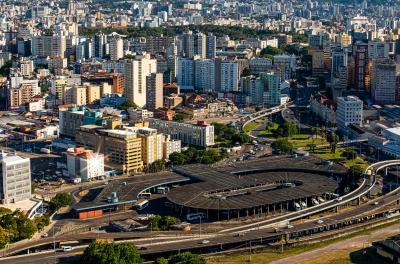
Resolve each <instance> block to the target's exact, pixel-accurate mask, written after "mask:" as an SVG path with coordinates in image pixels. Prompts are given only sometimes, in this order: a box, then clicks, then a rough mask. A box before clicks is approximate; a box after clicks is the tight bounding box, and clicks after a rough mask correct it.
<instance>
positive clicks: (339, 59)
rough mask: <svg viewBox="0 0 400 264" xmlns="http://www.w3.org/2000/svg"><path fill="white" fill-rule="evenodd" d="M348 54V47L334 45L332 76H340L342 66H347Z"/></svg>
mask: <svg viewBox="0 0 400 264" xmlns="http://www.w3.org/2000/svg"><path fill="white" fill-rule="evenodd" d="M347 61H348V54H347V49H344V48H341V47H334V48H333V50H332V67H331V76H332V77H339V71H340V68H341V67H343V66H344V67H347Z"/></svg>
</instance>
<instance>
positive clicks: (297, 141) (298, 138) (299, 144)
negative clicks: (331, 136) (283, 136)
mask: <svg viewBox="0 0 400 264" xmlns="http://www.w3.org/2000/svg"><path fill="white" fill-rule="evenodd" d="M289 141H290V142H291V143H292V144H293V146H294V147H295V148H304V147H307V145H310V144H315V145H316V146H318V145H324V144H327V142H326V140H325V139H323V138H311V137H310V135H303V134H298V135H295V136H293V137H291V138H290V139H289Z"/></svg>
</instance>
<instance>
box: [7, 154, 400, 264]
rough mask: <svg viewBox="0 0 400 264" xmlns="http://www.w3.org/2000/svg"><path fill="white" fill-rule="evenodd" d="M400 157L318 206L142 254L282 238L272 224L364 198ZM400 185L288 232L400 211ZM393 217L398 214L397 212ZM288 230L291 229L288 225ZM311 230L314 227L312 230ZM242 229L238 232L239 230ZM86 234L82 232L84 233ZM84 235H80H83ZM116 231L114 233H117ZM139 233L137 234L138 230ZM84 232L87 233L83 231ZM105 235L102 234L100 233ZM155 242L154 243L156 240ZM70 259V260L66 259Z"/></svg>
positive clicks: (157, 241) (43, 257)
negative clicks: (376, 181) (333, 198)
mask: <svg viewBox="0 0 400 264" xmlns="http://www.w3.org/2000/svg"><path fill="white" fill-rule="evenodd" d="M399 164H400V160H388V161H383V162H378V163H375V164H373V165H371V166H370V167H368V168H367V170H366V174H367V175H368V179H364V181H363V183H362V184H361V185H360V186H359V187H358V188H357V189H356V190H355V191H353V192H352V193H349V194H347V195H345V196H342V197H341V199H339V200H333V201H328V202H326V203H323V204H320V205H318V206H314V207H310V208H307V209H305V210H302V211H298V212H293V213H290V214H287V215H283V216H280V217H277V218H274V219H269V220H264V221H261V222H258V223H254V224H249V225H245V226H240V227H237V228H231V229H226V230H223V231H221V232H220V233H218V234H215V235H214V236H204V237H202V238H200V237H197V238H193V237H189V238H184V239H183V238H182V237H176V239H173V238H171V240H170V241H161V240H163V239H161V238H153V239H154V240H153V239H152V242H151V243H147V244H146V243H144V244H143V242H139V245H140V246H145V247H146V249H144V250H141V254H143V255H154V254H167V253H173V252H175V253H176V252H180V251H181V250H182V251H183V250H202V249H207V248H210V247H211V248H214V249H215V248H220V249H221V250H223V247H226V246H231V245H242V246H243V245H244V244H246V243H248V241H260V240H261V242H262V240H264V241H270V242H273V241H279V240H280V239H281V238H282V235H284V234H285V233H282V232H281V231H278V232H276V231H274V229H273V228H272V227H273V226H274V225H275V224H276V223H277V222H289V221H294V220H297V219H300V218H304V217H306V216H309V215H315V214H318V213H319V212H322V211H326V210H329V209H332V208H335V207H338V206H340V205H344V204H346V203H349V202H351V201H354V200H355V199H359V198H361V196H363V195H366V194H368V192H369V191H370V190H371V188H372V187H373V186H374V184H375V173H377V172H378V171H379V170H382V169H384V168H386V167H388V166H393V165H399ZM399 200H400V188H397V189H395V190H394V191H392V192H390V193H388V194H386V195H383V196H381V197H379V198H377V199H375V200H373V201H370V202H368V203H366V204H363V205H360V206H357V207H355V208H354V209H351V210H348V211H345V212H339V213H338V214H335V215H333V216H329V217H325V218H322V219H321V220H323V222H322V223H316V222H312V221H311V222H305V223H301V224H296V226H295V227H293V228H292V229H290V232H286V235H287V234H288V235H290V236H297V235H298V234H303V235H304V232H307V234H309V233H308V232H312V230H316V229H317V230H321V228H322V230H325V229H324V228H326V230H329V229H330V228H334V227H337V228H339V227H340V228H342V227H344V226H346V225H347V224H349V225H350V224H354V223H359V222H363V221H371V219H372V220H374V219H375V217H377V218H378V217H383V215H387V214H388V212H400V204H399V203H400V201H399ZM394 217H399V216H398V215H397V216H396V215H394ZM287 230H289V229H287ZM310 230H311V231H310ZM238 233H239V234H238ZM123 234H124V233H121V238H122V237H126V238H127V236H129V234H125V235H123ZM82 235H83V234H82ZM82 235H77V237H78V238H80V237H81V236H82ZM114 235H115V234H114ZM136 235H137V234H136ZM83 236H84V235H83ZM92 236H93V235H92ZM101 237H103V235H101ZM204 238H206V239H207V243H202V241H203V239H204ZM153 242H154V243H153ZM83 249H84V246H80V247H77V248H75V249H74V250H73V251H71V252H54V251H50V252H41V253H36V254H31V255H22V256H16V257H8V258H3V259H0V263H9V264H11V263H13V264H14V263H15V264H18V263H41V264H45V263H54V261H55V259H57V260H60V261H62V259H63V258H64V257H68V256H74V255H79V254H81V253H82V252H83ZM66 263H68V262H66Z"/></svg>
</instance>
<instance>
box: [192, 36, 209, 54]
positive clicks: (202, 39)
mask: <svg viewBox="0 0 400 264" xmlns="http://www.w3.org/2000/svg"><path fill="white" fill-rule="evenodd" d="M193 37H194V54H195V55H198V56H199V57H200V58H201V59H205V58H206V52H207V51H206V48H207V45H206V44H207V41H206V35H205V34H204V33H201V32H198V33H195V34H194V35H193Z"/></svg>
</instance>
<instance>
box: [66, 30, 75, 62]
mask: <svg viewBox="0 0 400 264" xmlns="http://www.w3.org/2000/svg"><path fill="white" fill-rule="evenodd" d="M65 58H67V60H68V61H75V60H76V37H75V36H73V35H70V36H67V37H66V39H65Z"/></svg>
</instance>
